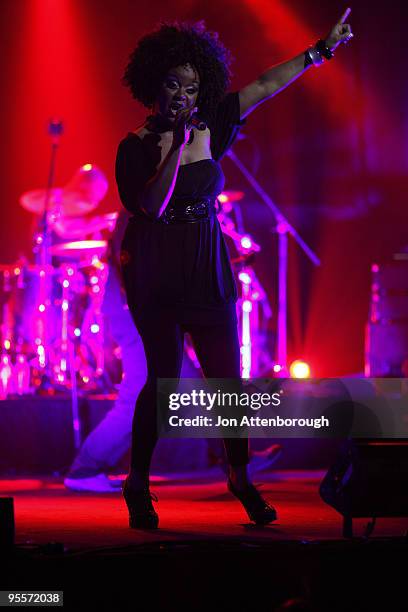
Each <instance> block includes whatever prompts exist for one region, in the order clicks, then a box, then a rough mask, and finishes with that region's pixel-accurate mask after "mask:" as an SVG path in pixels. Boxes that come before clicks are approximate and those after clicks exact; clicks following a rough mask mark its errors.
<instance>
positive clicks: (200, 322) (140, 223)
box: [116, 92, 248, 472]
mask: <svg viewBox="0 0 408 612" xmlns="http://www.w3.org/2000/svg"><path fill="white" fill-rule="evenodd" d="M243 123H245V121H241V120H240V108H239V97H238V92H233V93H229V94H227V95H226V96H225V97H224V99H223V100H222V102H221V103H220V104H219V105H218V107H217V111H216V113H215V115H214V120H212V121H208V122H207V124H208V127H209V128H210V132H211V141H210V145H211V154H212V159H204V160H200V161H197V162H192V163H189V164H185V165H182V166H180V167H179V169H178V174H177V180H176V184H175V188H174V191H173V194H172V197H171V199H170V201H169V203H168V206H167V208H166V212H168V211H169V210H176V211H177V210H180V207H182V209H183V210H185V205H186V203H188V202H189V201H190V202H200V201H206V202H207V204H209V205H208V207H207V210H208V211H209V214H208V218H205V219H201V220H197V221H195V222H181V223H168V222H167V221H166V214H164V215H163V216H162V217H161V218H160V219H153V218H152V217H150V216H148V215H146V214H145V213H144V212H143V211H142V210H141V209H140V207H139V204H138V198H139V196H140V194H141V193H142V191H143V188H144V186H145V184H146V182H147V181H148V180H149V179H150V178H151V177H152V176H154V174H155V173H156V169H157V166H158V164H159V162H160V159H161V150H160V147H158V146H157V144H158V141H159V140H160V136H159V135H157V134H154V133H153V134H148V135H147V136H145V137H144V139H143V140H142V139H140V138H139V136H137V135H136V134H134V133H129V134H128V135H127V136H126V137H125V138H124V139H123V140H122V141H121V142H120V144H119V148H118V153H117V159H116V181H117V184H118V190H119V195H120V198H121V201H122V203H123V205H124V206H125V208H127V210H129V211H130V212H131V213H132V215H133V216H132V217H131V218H130V220H129V223H128V226H127V229H126V231H125V236H124V239H123V242H122V258H121V262H122V273H123V280H124V286H125V289H126V295H127V300H128V305H129V309H130V311H131V313H132V316H133V319H134V321H135V324H136V327H137V329H138V331H139V333H140V335H141V338H142V340H143V344H144V348H145V353H146V359H147V366H148V379H147V382H146V385H145V387H144V388H143V389H142V391H141V392H140V394H139V397H138V399H137V402H136V410H135V417H134V422H133V444H132V459H131V464H132V467H133V468H135V469H136V470H138V471H146V472H147V471H148V469H149V465H150V459H151V455H152V452H153V449H154V445H155V443H156V439H157V432H156V403H155V389H156V379H157V378H158V377H159V378H160V377H162V378H179V376H180V370H181V362H182V356H183V338H184V332H185V331H188V332H189V334H190V336H191V339H192V342H193V344H194V347H195V350H196V354H197V357H198V359H199V361H200V365H201V367H202V370H203V374H204V376H205V377H206V378H235V379H239V378H240V347H239V340H238V331H237V316H236V306H235V303H236V300H237V287H236V284H235V280H234V276H233V273H232V270H231V264H230V261H229V255H228V250H227V246H226V244H225V240H224V236H223V234H222V230H221V227H220V224H219V221H218V219H217V216H216V214H215V206H214V204H215V198H216V197H217V196H218V195H219V194H220V193H221V191H222V190H223V187H224V183H225V177H224V174H223V172H222V169H221V167H220V165H219V163H218V161H219V160H220V159H221V158H222V156H223V155H224V154H225V152H226V151H227V149H228V148H229V147H230V146H231V144H232V143H233V141H234V140H235V138H236V136H237V134H238V130H239V127H240V126H241V125H242V124H243ZM200 205H201V204H200ZM224 444H225V448H226V452H227V456H228V460H229V462H230V464H231V465H244V464H246V463H248V441H247V440H245V439H225V440H224Z"/></svg>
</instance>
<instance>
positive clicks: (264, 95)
mask: <svg viewBox="0 0 408 612" xmlns="http://www.w3.org/2000/svg"><path fill="white" fill-rule="evenodd" d="M350 12H351V9H350V8H348V9H347V10H346V11H345V12H344V13H343V15H342V16H341V17H340V19H339V21H338V22H337V23H336V25H335V26H334V27H333V28H332V30H331V31H330V33H329V34H328V36H326V38H325V40H324V42H325V44H326V47H327V48H328V49H329V50H330V51H331V52H333V51H334V50H335V49H336V47H337V46H338V45H339V44H340V43H342V42H347V41H349V40H350V38H351V37H352V36H353V34H352V32H351V27H350V25H349V24H347V23H344V22H345V21H346V19H347V17H348V16H349V14H350ZM316 53H317V52H316V50H315V49H313V50H312V54H311V59H310V63H308V60H307V59H306V61H305V52H302V53H300V54H299V55H296V57H294V58H292V59H290V60H288V61H286V62H282V63H281V64H277V65H276V66H272V68H269V69H268V70H267V71H266V72H264V73H263V74H261V76H259V77H258V78H257V79H256V80H255V81H253V82H252V83H249V85H247V86H246V87H244V88H243V89H241V90H240V92H239V102H240V108H241V119H245V117H247V116H248V115H249V113H251V112H252V111H253V110H254V109H255V108H256V107H257V106H258V105H259V104H261V103H262V102H265V100H269V98H272V97H273V96H274V95H275V94H277V93H279V92H280V91H283V90H284V89H285V88H286V87H287V86H288V85H289V84H290V83H293V81H295V80H296V79H297V78H298V77H299V76H300V75H301V74H303V73H304V72H305V71H306V70H308V68H309V67H310V66H311V65H313V64H314V63H319V60H320V59H321V60H323V58H321V53H317V54H316ZM313 58H314V59H313ZM315 60H316V61H315Z"/></svg>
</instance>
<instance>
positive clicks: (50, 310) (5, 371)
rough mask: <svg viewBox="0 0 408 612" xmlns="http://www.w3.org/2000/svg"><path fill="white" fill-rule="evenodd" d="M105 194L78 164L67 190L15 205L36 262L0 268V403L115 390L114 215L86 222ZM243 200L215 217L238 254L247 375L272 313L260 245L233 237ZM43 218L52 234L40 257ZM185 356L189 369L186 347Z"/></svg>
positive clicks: (233, 197) (221, 203) (227, 195)
mask: <svg viewBox="0 0 408 612" xmlns="http://www.w3.org/2000/svg"><path fill="white" fill-rule="evenodd" d="M107 188H108V182H107V180H106V178H105V176H104V174H103V173H102V171H101V170H100V169H99V168H98V167H97V166H95V165H92V164H85V165H84V166H82V167H81V168H79V170H78V171H77V172H76V173H75V175H74V177H73V178H72V180H71V181H70V182H69V183H68V184H67V185H66V186H65V187H63V188H55V187H54V188H52V189H49V190H44V189H36V190H33V191H28V192H26V193H23V194H22V196H21V197H20V200H19V201H20V204H21V206H22V207H23V208H24V209H25V210H27V211H29V212H31V213H32V214H33V215H34V216H35V218H36V223H35V227H36V231H35V232H34V235H33V245H32V253H33V257H32V258H34V261H35V262H34V263H31V262H29V261H28V259H27V258H25V257H22V258H20V259H19V260H18V261H17V262H15V263H14V264H12V265H1V266H0V277H1V289H0V295H1V301H2V304H1V308H2V321H1V341H2V351H1V355H0V398H4V397H7V396H8V395H10V394H11V395H15V394H17V395H23V394H26V393H34V392H37V393H41V392H43V393H56V392H57V391H59V390H62V391H64V390H69V389H72V386H73V385H75V387H76V389H80V390H81V391H82V392H91V393H95V392H102V391H103V392H106V391H107V387H110V389H109V390H112V387H113V385H112V384H109V383H107V380H108V381H109V376H108V377H106V375H105V374H106V372H105V370H106V356H107V354H108V353H109V354H111V353H113V352H115V351H114V347H113V345H112V342H113V341H112V340H111V339H109V338H107V337H106V334H105V331H104V316H103V314H102V302H103V298H104V291H105V283H106V280H107V275H108V262H107V247H108V240H109V236H110V234H111V233H112V231H113V230H114V228H115V224H116V220H117V217H118V213H117V212H110V213H107V214H99V215H97V214H93V213H94V212H95V209H96V207H97V206H98V204H99V202H100V201H101V200H102V199H103V197H104V196H105V194H106V191H107ZM243 197H244V193H243V192H240V191H225V192H223V193H222V194H220V196H219V198H218V219H219V221H220V224H221V227H222V230H223V232H224V234H225V235H226V236H228V237H229V239H231V241H232V242H233V245H234V250H235V251H236V256H233V257H232V265H233V269H234V272H235V274H236V277H237V279H238V281H239V285H240V287H241V292H240V294H241V295H240V299H239V302H238V311H239V314H240V336H241V356H242V373H243V376H249V374H252V375H254V372H255V373H256V372H257V371H258V370H259V369H260V368H261V367H262V366H264V365H265V361H266V362H270V356H269V353H268V351H266V350H265V351H263V349H262V346H261V345H262V342H261V341H260V333H261V331H262V330H261V327H262V325H263V324H265V322H267V320H268V319H269V318H270V317H271V314H272V313H271V307H270V304H269V302H268V298H267V296H266V292H265V291H264V289H263V287H262V285H261V283H260V282H259V280H258V278H257V276H256V274H255V271H254V269H253V265H252V264H253V260H254V257H255V256H256V254H257V253H259V252H260V250H261V247H260V246H259V245H258V244H257V243H256V242H255V241H254V240H253V239H252V237H251V236H250V235H248V234H245V233H243V232H242V231H238V230H237V223H236V220H234V213H236V212H237V208H238V207H239V202H240V200H242V198H243ZM46 201H47V203H46V204H45V202H46ZM44 212H46V216H47V221H46V223H47V226H48V234H49V235H51V240H49V241H48V242H49V243H48V246H47V257H45V258H44V256H43V251H44V240H45V238H44V236H45V233H44V231H43V227H42V225H41V223H42V221H41V220H42V219H44ZM32 258H31V259H32ZM262 322H263V323H262ZM186 350H187V353H188V355H189V356H190V358H191V359H192V360H193V362H194V361H196V357H195V355H194V351H193V348H192V346H190V345H189V344H188V343H187V346H186Z"/></svg>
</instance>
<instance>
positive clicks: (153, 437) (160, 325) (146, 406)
mask: <svg viewBox="0 0 408 612" xmlns="http://www.w3.org/2000/svg"><path fill="white" fill-rule="evenodd" d="M134 320H135V323H136V327H137V329H138V332H139V334H140V336H141V338H142V341H143V345H144V350H145V354H146V360H147V371H148V377H147V380H146V384H145V385H144V387H143V389H142V390H141V391H140V393H139V396H138V398H137V401H136V409H135V414H134V418H133V428H132V454H131V468H132V469H134V470H135V471H137V472H138V473H143V474H145V475H147V473H148V472H149V468H150V462H151V458H152V455H153V451H154V447H155V445H156V442H157V409H156V382H157V378H180V373H181V366H182V360H183V351H184V333H185V332H188V333H189V334H190V336H191V340H192V342H193V345H194V350H195V352H196V355H197V358H198V360H199V362H200V365H201V369H202V371H203V374H204V377H205V378H234V379H239V378H240V376H241V373H240V346H239V339H238V330H237V324H236V321H235V320H234V318H233V317H231V319H229V320H228V321H227V322H226V323H222V324H216V325H181V324H180V323H175V322H174V321H171V320H170V319H169V318H167V317H161V316H156V317H149V318H148V319H147V318H146V317H144V318H143V320H141V319H140V318H139V317H135V316H134ZM224 447H225V452H226V455H227V460H228V462H229V464H230V465H232V466H234V467H235V466H243V465H246V464H247V463H248V439H245V438H244V439H242V438H241V439H239V438H225V439H224Z"/></svg>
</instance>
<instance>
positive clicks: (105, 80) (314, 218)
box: [0, 0, 408, 376]
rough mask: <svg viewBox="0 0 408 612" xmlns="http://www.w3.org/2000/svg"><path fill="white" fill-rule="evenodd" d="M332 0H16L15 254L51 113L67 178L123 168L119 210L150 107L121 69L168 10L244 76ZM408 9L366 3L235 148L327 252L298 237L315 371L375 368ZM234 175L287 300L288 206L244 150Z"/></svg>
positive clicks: (9, 160) (398, 193)
mask: <svg viewBox="0 0 408 612" xmlns="http://www.w3.org/2000/svg"><path fill="white" fill-rule="evenodd" d="M345 8H346V4H345V3H344V2H343V1H342V2H340V1H338V0H336V1H335V2H330V3H328V2H321V1H320V0H309V1H308V2H303V1H302V0H290V1H289V2H288V1H287V0H247V1H243V0H218V1H217V2H215V1H214V2H208V1H202V0H177V1H174V0H165V1H164V0H156V1H155V2H147V1H140V0H139V1H134V0H103V2H101V1H100V0H58V1H57V0H2V2H1V3H0V40H1V46H2V59H3V61H2V70H1V72H0V79H1V91H2V96H1V98H0V105H1V112H0V122H1V139H0V147H1V152H2V158H1V159H2V180H1V203H2V223H1V237H0V240H1V242H0V244H1V247H0V260H1V261H0V263H11V262H14V261H15V260H16V259H17V258H18V257H19V256H20V255H21V254H25V255H27V256H28V257H30V252H31V239H32V237H31V228H32V222H33V219H32V216H31V215H30V213H28V212H26V211H25V210H23V209H22V208H21V207H20V205H19V196H20V195H21V193H22V192H24V191H26V190H29V189H34V188H39V187H45V184H46V180H47V174H48V166H49V161H50V142H49V139H48V136H47V121H48V119H49V118H50V117H54V116H56V117H60V118H62V120H63V121H64V128H65V132H64V136H63V138H62V141H61V147H60V151H59V154H58V160H57V169H56V184H57V185H59V186H63V185H64V184H66V183H67V182H68V181H69V180H70V178H71V177H72V175H73V173H74V172H75V170H76V169H77V168H78V167H79V166H80V165H81V164H84V163H87V162H91V163H95V164H97V165H98V166H100V168H101V169H102V170H103V171H104V173H105V174H106V176H107V178H108V180H109V191H108V194H107V196H106V198H105V199H104V201H103V202H102V203H101V205H100V207H99V210H98V212H108V211H111V210H116V209H118V208H119V206H120V203H119V200H118V196H117V193H116V188H115V183H114V160H115V154H116V148H117V144H118V142H119V140H120V139H121V138H122V137H123V136H124V135H125V134H126V132H127V131H129V130H134V129H135V128H136V127H137V126H138V124H140V123H141V122H142V121H143V119H144V117H145V116H146V110H145V109H143V108H142V107H140V106H139V105H138V104H137V103H135V102H134V101H132V99H131V98H130V95H129V94H128V92H127V90H126V89H125V88H124V87H123V86H122V85H121V83H120V79H121V76H122V72H123V69H124V66H125V64H126V61H127V57H128V54H129V52H130V51H131V50H132V48H133V47H134V45H135V43H136V41H137V39H138V38H139V37H140V36H141V35H143V34H145V33H146V32H148V31H149V30H150V29H151V28H152V27H154V26H155V24H156V23H157V22H158V21H159V20H169V19H174V18H177V19H191V20H199V19H204V20H205V22H206V24H207V26H208V28H210V29H213V30H217V31H218V32H219V34H220V37H221V39H222V40H223V41H224V42H225V44H226V45H227V46H228V47H230V49H231V51H232V53H233V55H234V56H235V62H234V64H233V70H234V78H233V82H232V89H233V90H237V89H239V88H241V87H242V86H244V85H246V84H247V83H248V82H249V81H251V80H253V79H255V78H256V77H257V76H259V75H260V74H261V72H262V71H264V70H265V69H266V68H268V67H269V66H271V65H273V64H275V63H277V62H281V61H283V60H286V59H289V58H290V57H291V56H293V55H295V54H297V53H299V52H301V51H302V50H303V49H305V48H306V47H307V46H308V45H310V44H312V43H314V42H315V41H316V39H317V38H318V37H320V36H324V35H326V34H327V32H328V30H329V28H330V27H331V26H332V25H333V24H334V22H335V21H336V19H337V18H338V17H339V16H340V15H341V13H342V12H343V11H344V10H345ZM407 18H408V8H407V5H406V3H404V2H403V1H402V0H400V1H395V2H392V3H388V4H387V6H386V7H384V5H383V4H377V5H376V4H375V3H374V4H373V3H372V2H369V1H368V0H357V1H356V0H355V1H354V2H353V3H352V14H351V16H350V23H351V24H352V27H353V29H354V32H355V39H354V40H353V41H352V42H351V43H350V44H349V45H348V46H342V47H340V48H339V49H338V51H337V53H336V57H335V58H334V60H333V61H332V62H330V63H326V65H324V66H323V67H321V68H319V69H313V70H309V71H308V72H307V74H305V75H304V76H303V77H301V78H300V79H299V80H298V81H297V82H296V83H295V84H293V85H291V86H290V87H289V88H288V89H287V90H286V91H284V92H282V93H280V94H278V95H277V96H276V97H275V98H273V99H272V100H269V101H268V102H266V103H265V104H264V105H262V106H261V107H259V108H258V109H256V111H255V112H254V113H253V114H252V115H251V116H250V117H249V118H248V119H247V125H246V127H245V130H244V132H243V133H244V134H245V136H246V138H245V139H242V140H240V141H239V142H238V143H237V144H236V145H235V149H234V150H235V153H236V154H237V155H238V156H239V157H240V159H242V161H244V162H245V163H246V164H247V165H248V167H249V168H250V169H251V170H252V171H253V172H254V174H255V176H256V178H257V180H258V181H259V182H260V183H261V185H262V186H263V187H264V189H266V191H267V192H268V194H269V195H270V196H271V197H272V199H273V200H274V202H275V203H276V204H277V205H278V206H279V207H281V209H282V211H283V212H284V213H285V214H286V215H287V216H288V217H289V219H290V221H291V222H292V223H293V224H294V225H295V227H296V228H297V229H298V230H299V232H300V234H301V235H302V237H303V238H304V239H305V240H306V241H307V242H308V244H309V245H310V246H311V247H312V248H313V249H314V250H315V251H316V252H317V254H318V255H319V257H320V258H321V260H322V266H321V267H320V268H315V267H313V265H312V264H311V263H310V262H309V261H308V260H307V258H306V256H305V255H304V254H303V253H302V251H301V250H300V249H299V248H298V247H297V246H296V245H294V244H293V243H292V244H291V247H290V271H289V276H290V319H289V322H290V334H289V335H290V337H289V340H290V342H289V348H290V356H291V357H299V356H302V357H304V358H305V359H307V360H308V361H309V362H310V363H311V365H312V370H313V373H314V374H315V375H318V376H327V375H338V374H348V373H353V372H358V371H362V369H363V348H364V325H365V322H366V319H367V311H368V303H369V289H370V265H371V263H372V262H374V261H380V260H383V259H387V258H389V257H391V256H392V254H393V253H394V252H397V251H398V250H400V249H401V248H403V247H404V246H405V245H406V244H408V229H407V228H408V224H407V217H408V212H407V206H406V193H407V183H408V181H407V172H408V121H407V114H406V109H407V107H408V84H407V79H406V78H405V74H406V65H407V59H408V57H407V56H408V47H407V45H406V23H407ZM223 169H224V172H225V174H226V177H227V188H228V189H241V190H243V191H244V192H245V199H244V200H243V201H242V212H243V218H244V224H245V228H246V229H247V231H250V232H251V233H253V235H254V238H255V239H256V240H257V241H258V242H259V243H260V244H261V245H262V252H261V253H260V255H259V256H258V258H257V261H256V263H255V267H256V272H257V274H258V275H259V278H260V280H261V281H262V282H263V283H264V285H265V288H266V289H267V291H268V293H269V295H270V299H271V301H272V304H273V306H275V305H276V285H275V281H276V257H277V253H276V236H275V234H274V231H273V230H274V219H273V217H272V215H271V213H270V212H269V211H268V210H267V208H266V207H265V205H264V204H263V203H262V202H261V201H260V199H259V198H258V197H257V196H256V194H255V193H254V192H253V190H252V189H251V188H250V187H249V185H247V184H246V182H245V180H244V179H243V178H242V176H241V175H240V173H239V172H238V171H237V169H236V168H235V167H234V165H233V163H232V161H231V159H229V158H226V159H225V160H224V161H223Z"/></svg>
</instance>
